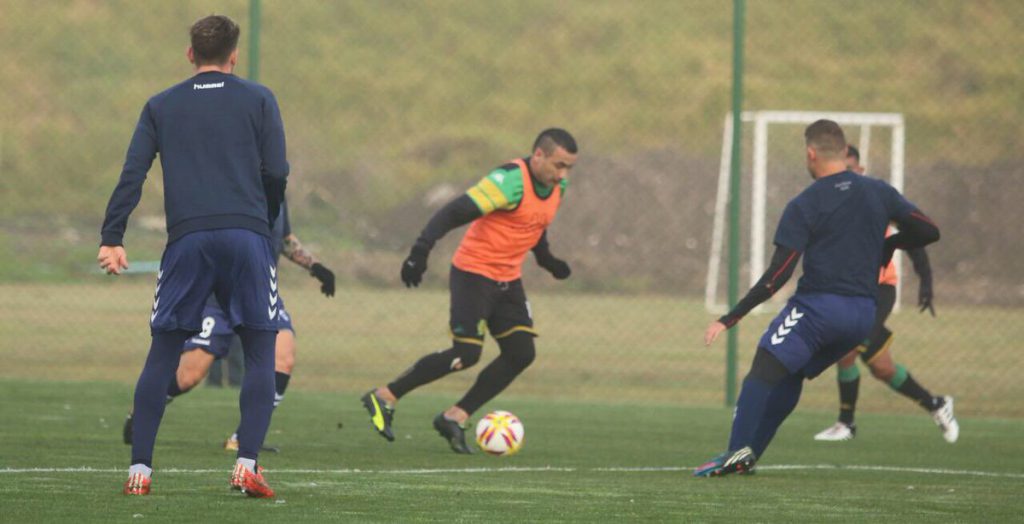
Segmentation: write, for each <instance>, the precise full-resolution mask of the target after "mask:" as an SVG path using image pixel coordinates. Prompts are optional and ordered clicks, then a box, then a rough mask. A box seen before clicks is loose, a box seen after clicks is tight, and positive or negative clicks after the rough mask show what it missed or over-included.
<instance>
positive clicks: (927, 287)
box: [917, 279, 935, 317]
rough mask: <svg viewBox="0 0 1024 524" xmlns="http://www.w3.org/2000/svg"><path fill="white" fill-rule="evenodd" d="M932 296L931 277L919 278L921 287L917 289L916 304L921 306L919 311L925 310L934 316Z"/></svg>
mask: <svg viewBox="0 0 1024 524" xmlns="http://www.w3.org/2000/svg"><path fill="white" fill-rule="evenodd" d="M934 298H935V297H934V296H933V295H932V281H931V279H921V287H919V288H918V289H917V305H918V307H920V308H921V313H924V312H925V310H927V311H929V312H930V313H931V314H932V316H933V317H934V316H935V305H934V304H932V299H934Z"/></svg>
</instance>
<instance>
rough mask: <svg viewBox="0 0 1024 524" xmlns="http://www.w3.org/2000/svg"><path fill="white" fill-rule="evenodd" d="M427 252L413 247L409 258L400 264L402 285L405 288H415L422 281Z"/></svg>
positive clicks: (425, 268) (428, 252)
mask: <svg viewBox="0 0 1024 524" xmlns="http://www.w3.org/2000/svg"><path fill="white" fill-rule="evenodd" d="M429 254H430V251H427V250H425V249H423V248H421V247H419V246H413V247H412V251H410V252H409V256H408V257H406V259H405V261H403V262H402V283H404V284H405V287H417V286H419V285H420V282H422V281H423V273H425V272H426V271H427V256H428V255H429Z"/></svg>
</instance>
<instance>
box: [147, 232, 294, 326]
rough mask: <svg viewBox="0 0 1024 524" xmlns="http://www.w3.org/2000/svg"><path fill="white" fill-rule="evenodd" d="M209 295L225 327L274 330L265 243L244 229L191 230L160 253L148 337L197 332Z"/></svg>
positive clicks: (273, 289)
mask: <svg viewBox="0 0 1024 524" xmlns="http://www.w3.org/2000/svg"><path fill="white" fill-rule="evenodd" d="M211 294H213V295H215V296H216V299H217V302H218V303H219V304H220V305H222V306H223V307H224V311H223V315H224V319H225V321H226V326H227V327H229V329H232V330H233V329H234V328H237V327H239V326H245V327H247V328H249V329H255V330H260V331H277V329H278V320H279V316H280V315H279V312H280V296H279V295H278V292H277V267H275V265H274V256H273V253H271V251H270V239H268V238H267V237H265V236H263V235H260V234H259V233H256V232H253V231H249V230H247V229H215V230H209V231H195V232H192V233H188V234H186V235H185V236H183V237H181V238H179V239H177V240H175V241H174V242H172V243H170V244H169V245H168V246H167V248H166V249H164V255H163V259H162V260H161V261H160V271H159V272H158V273H157V282H156V293H154V297H153V310H152V315H151V316H150V329H151V330H152V332H153V333H162V332H167V331H174V330H184V331H191V332H193V333H198V332H200V331H202V328H203V309H204V307H205V306H206V302H207V298H209V296H210V295H211Z"/></svg>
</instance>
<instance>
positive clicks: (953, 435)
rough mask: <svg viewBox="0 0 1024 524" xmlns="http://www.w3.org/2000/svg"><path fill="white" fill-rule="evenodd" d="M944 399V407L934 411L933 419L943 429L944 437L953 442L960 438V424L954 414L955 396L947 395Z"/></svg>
mask: <svg viewBox="0 0 1024 524" xmlns="http://www.w3.org/2000/svg"><path fill="white" fill-rule="evenodd" d="M942 400H944V402H943V403H942V407H941V408H939V409H936V410H935V411H932V420H934V421H935V424H936V425H938V426H939V429H941V430H942V438H944V439H946V442H949V443H950V444H952V443H954V442H956V439H958V438H960V424H959V423H958V422H957V421H956V417H954V416H953V397H951V396H949V395H946V396H944V397H942Z"/></svg>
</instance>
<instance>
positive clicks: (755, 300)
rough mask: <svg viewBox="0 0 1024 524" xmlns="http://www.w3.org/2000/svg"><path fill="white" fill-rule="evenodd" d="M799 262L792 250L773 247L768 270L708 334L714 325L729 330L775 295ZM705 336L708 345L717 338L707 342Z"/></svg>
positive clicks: (798, 256)
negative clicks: (773, 252)
mask: <svg viewBox="0 0 1024 524" xmlns="http://www.w3.org/2000/svg"><path fill="white" fill-rule="evenodd" d="M799 261H800V252H799V251H796V250H794V249H791V248H788V247H785V246H780V245H778V244H776V245H775V254H773V255H772V262H771V264H770V265H769V266H768V269H767V270H766V271H765V272H764V274H763V275H761V278H760V279H758V281H757V283H756V284H754V286H753V287H751V288H750V291H748V292H747V295H746V296H745V297H743V299H742V300H740V301H739V303H738V304H736V307H734V308H732V311H729V312H728V313H726V314H725V315H723V316H722V317H721V318H719V319H718V320H717V321H716V322H714V323H712V326H709V327H708V334H710V332H711V328H712V327H714V324H716V323H718V324H721V325H722V326H723V329H721V330H719V332H721V331H724V330H725V329H729V328H731V327H733V326H734V325H736V323H737V322H739V321H740V319H741V318H743V317H744V316H746V314H747V313H749V312H750V310H751V309H754V308H755V307H757V305H758V304H760V303H762V302H764V301H765V300H768V299H769V298H771V297H772V295H774V294H775V293H777V292H778V291H779V290H780V289H782V286H784V285H785V284H786V282H788V281H789V278H790V277H791V276H793V270H794V269H795V268H796V264H797V262H799ZM708 334H705V343H707V344H710V343H711V342H713V341H714V337H717V336H718V333H715V334H714V336H713V337H712V338H711V339H710V340H708V338H707V335H708Z"/></svg>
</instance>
